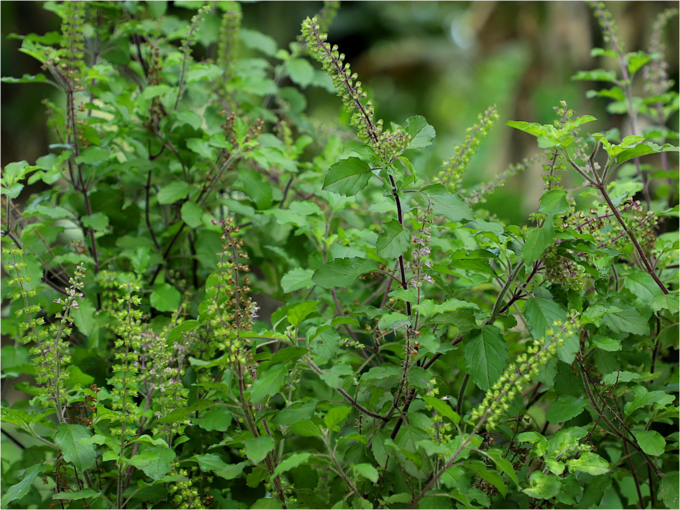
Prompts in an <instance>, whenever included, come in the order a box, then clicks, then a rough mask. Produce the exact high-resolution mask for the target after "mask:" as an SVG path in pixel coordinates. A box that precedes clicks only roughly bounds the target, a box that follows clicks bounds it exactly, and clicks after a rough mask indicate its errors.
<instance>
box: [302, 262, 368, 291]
mask: <svg viewBox="0 0 680 510" xmlns="http://www.w3.org/2000/svg"><path fill="white" fill-rule="evenodd" d="M371 271H375V263H373V262H372V261H370V260H366V259H362V258H359V257H352V258H341V259H334V260H331V261H330V262H326V263H325V264H323V265H322V266H321V267H319V268H318V269H317V270H316V271H314V276H312V281H313V282H314V283H315V284H317V285H318V286H320V287H323V288H324V289H332V288H333V287H340V288H347V287H350V286H351V285H352V284H353V283H354V281H355V280H356V279H357V278H359V277H360V276H361V275H363V274H366V273H370V272H371Z"/></svg>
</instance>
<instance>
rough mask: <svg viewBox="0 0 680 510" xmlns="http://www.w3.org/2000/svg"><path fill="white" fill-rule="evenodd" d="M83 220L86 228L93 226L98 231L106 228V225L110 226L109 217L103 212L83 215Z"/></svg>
mask: <svg viewBox="0 0 680 510" xmlns="http://www.w3.org/2000/svg"><path fill="white" fill-rule="evenodd" d="M82 222H83V226H84V227H85V228H90V227H92V228H93V229H94V230H97V231H102V230H106V227H108V226H109V218H108V216H106V214H104V213H103V212H98V213H94V214H92V215H90V216H83V218H82Z"/></svg>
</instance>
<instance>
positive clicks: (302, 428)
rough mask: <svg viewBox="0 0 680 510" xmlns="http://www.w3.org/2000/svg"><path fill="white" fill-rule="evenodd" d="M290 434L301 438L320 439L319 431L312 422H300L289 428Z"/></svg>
mask: <svg viewBox="0 0 680 510" xmlns="http://www.w3.org/2000/svg"><path fill="white" fill-rule="evenodd" d="M290 432H291V433H293V434H298V435H300V436H303V437H321V436H323V434H322V433H321V429H320V428H319V427H318V426H317V425H316V423H314V422H313V421H312V420H300V421H298V422H296V423H294V424H293V425H292V426H291V427H290Z"/></svg>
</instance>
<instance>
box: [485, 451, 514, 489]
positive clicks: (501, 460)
mask: <svg viewBox="0 0 680 510" xmlns="http://www.w3.org/2000/svg"><path fill="white" fill-rule="evenodd" d="M486 453H487V455H488V456H489V457H491V459H492V460H493V461H494V463H495V464H496V469H499V470H500V471H503V473H505V474H506V475H508V477H509V478H510V479H511V480H512V481H513V482H515V485H517V486H519V479H518V478H517V473H515V469H514V468H513V467H512V463H511V462H510V461H509V460H508V459H506V458H505V457H504V456H503V455H504V454H503V452H502V451H501V450H500V449H498V448H492V449H491V450H488V451H487V452H486Z"/></svg>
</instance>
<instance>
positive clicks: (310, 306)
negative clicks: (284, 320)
mask: <svg viewBox="0 0 680 510" xmlns="http://www.w3.org/2000/svg"><path fill="white" fill-rule="evenodd" d="M318 306H319V302H318V301H303V302H301V303H295V304H294V305H293V306H292V307H291V308H289V309H288V322H290V323H291V324H292V325H293V326H294V327H298V326H299V325H300V323H301V322H302V321H303V320H305V318H306V317H307V316H308V315H310V314H312V313H314V312H316V309H317V307H318Z"/></svg>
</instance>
